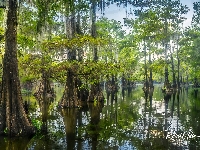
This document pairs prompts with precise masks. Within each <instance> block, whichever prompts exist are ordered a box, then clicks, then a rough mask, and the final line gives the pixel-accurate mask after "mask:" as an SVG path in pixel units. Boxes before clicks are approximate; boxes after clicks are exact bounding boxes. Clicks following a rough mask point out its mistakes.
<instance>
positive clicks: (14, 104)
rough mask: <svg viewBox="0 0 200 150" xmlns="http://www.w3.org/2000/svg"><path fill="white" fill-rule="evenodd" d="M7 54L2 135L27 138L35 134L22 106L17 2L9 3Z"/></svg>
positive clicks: (2, 91) (6, 38) (5, 60)
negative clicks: (18, 58)
mask: <svg viewBox="0 0 200 150" xmlns="http://www.w3.org/2000/svg"><path fill="white" fill-rule="evenodd" d="M8 5H9V6H8V13H7V29H6V33H5V54H4V59H3V77H2V89H1V100H0V104H1V105H0V114H1V115H0V134H4V133H5V134H8V135H9V136H25V135H26V136H27V135H32V134H34V132H35V131H34V128H33V127H32V124H31V122H30V121H29V119H28V117H27V115H26V113H25V111H24V108H23V104H22V95H21V87H20V81H19V72H18V60H17V8H18V2H17V0H9V1H8Z"/></svg>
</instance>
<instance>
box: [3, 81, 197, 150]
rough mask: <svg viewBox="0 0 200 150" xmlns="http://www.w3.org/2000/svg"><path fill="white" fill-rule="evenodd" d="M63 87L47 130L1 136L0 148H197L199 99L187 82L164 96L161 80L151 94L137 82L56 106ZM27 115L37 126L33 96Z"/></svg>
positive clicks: (38, 116)
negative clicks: (77, 104) (97, 98)
mask: <svg viewBox="0 0 200 150" xmlns="http://www.w3.org/2000/svg"><path fill="white" fill-rule="evenodd" d="M62 91H63V90H62V88H60V87H56V93H57V97H56V101H54V102H53V103H52V104H51V105H50V107H49V111H48V117H47V119H48V121H47V127H48V134H47V135H37V136H35V137H33V138H32V139H27V138H14V139H8V138H3V137H0V150H4V149H5V150H10V149H11V150H25V149H26V150H62V149H67V150H106V149H108V150H173V149H174V150H179V149H180V150H187V149H188V150H189V149H191V150H198V149H200V99H199V97H198V95H197V97H196V96H195V95H194V90H193V89H192V88H189V89H182V90H181V91H180V94H179V95H172V96H171V98H170V99H166V98H164V96H163V94H162V92H161V85H156V86H155V89H154V93H153V97H145V96H144V93H143V91H142V86H137V87H136V88H135V89H132V90H131V89H129V90H128V89H127V90H121V89H120V90H119V92H118V93H117V94H113V95H112V94H111V95H107V94H106V93H104V94H105V98H106V100H105V102H104V103H97V102H94V103H86V104H83V107H82V108H74V109H65V110H60V109H57V107H56V106H57V103H58V101H59V99H60V98H61V96H62ZM27 98H28V100H30V99H31V100H30V101H31V109H30V110H29V115H30V117H31V118H32V119H33V120H34V123H35V125H37V126H38V127H40V126H41V116H42V115H41V112H40V109H39V106H38V105H37V104H36V103H35V102H34V99H33V97H32V96H30V95H29V96H28V97H24V99H27Z"/></svg>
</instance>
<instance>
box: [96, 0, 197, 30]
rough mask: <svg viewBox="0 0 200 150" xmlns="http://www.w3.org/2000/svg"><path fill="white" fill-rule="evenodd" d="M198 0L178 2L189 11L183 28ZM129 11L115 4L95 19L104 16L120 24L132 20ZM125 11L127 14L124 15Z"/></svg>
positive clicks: (181, 0)
mask: <svg viewBox="0 0 200 150" xmlns="http://www.w3.org/2000/svg"><path fill="white" fill-rule="evenodd" d="M198 1H199V0H180V2H181V3H182V4H183V5H187V6H188V7H189V9H190V11H189V12H188V13H187V14H186V15H185V17H186V18H187V20H185V21H184V23H183V27H187V26H190V24H191V20H192V16H193V2H198ZM130 9H131V10H133V9H134V8H130V6H128V7H127V8H123V6H120V7H117V6H116V4H113V5H110V6H109V8H106V9H105V12H104V13H101V12H100V11H99V12H98V15H97V17H102V16H105V17H107V18H108V19H115V20H117V21H120V22H121V23H122V24H123V22H124V20H123V18H126V17H128V18H132V17H133V15H130V14H128V13H129V12H130ZM126 10H127V13H126Z"/></svg>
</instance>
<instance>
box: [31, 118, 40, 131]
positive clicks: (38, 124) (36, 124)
mask: <svg viewBox="0 0 200 150" xmlns="http://www.w3.org/2000/svg"><path fill="white" fill-rule="evenodd" d="M32 124H33V126H34V127H35V128H36V129H37V131H40V130H41V126H42V122H41V121H39V120H37V119H32Z"/></svg>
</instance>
